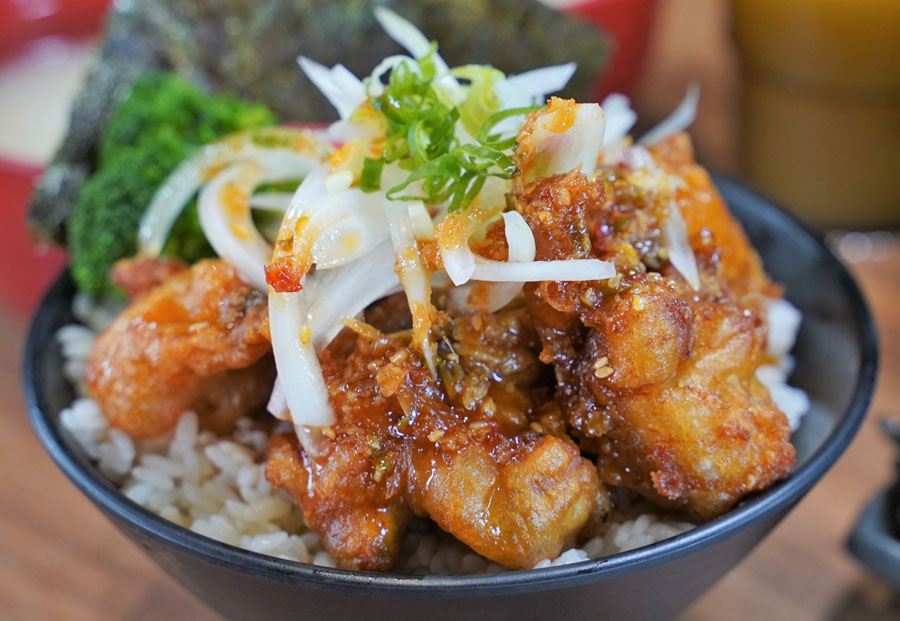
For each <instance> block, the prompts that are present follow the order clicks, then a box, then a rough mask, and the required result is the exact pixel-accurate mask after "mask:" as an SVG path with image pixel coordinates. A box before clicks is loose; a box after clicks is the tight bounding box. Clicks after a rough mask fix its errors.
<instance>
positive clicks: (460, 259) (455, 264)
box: [441, 244, 475, 287]
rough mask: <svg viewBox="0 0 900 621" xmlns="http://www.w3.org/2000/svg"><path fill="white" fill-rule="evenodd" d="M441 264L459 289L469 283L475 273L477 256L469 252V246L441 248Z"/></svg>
mask: <svg viewBox="0 0 900 621" xmlns="http://www.w3.org/2000/svg"><path fill="white" fill-rule="evenodd" d="M441 262H442V263H443V264H444V271H445V272H447V275H448V276H449V277H450V280H452V281H453V284H454V285H456V286H457V287H458V286H459V285H463V284H465V283H466V282H468V281H469V279H470V278H472V274H474V273H475V255H474V254H473V253H472V251H471V250H469V246H468V244H463V245H461V246H458V247H455V248H447V249H444V248H441Z"/></svg>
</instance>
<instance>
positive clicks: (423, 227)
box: [406, 201, 434, 240]
mask: <svg viewBox="0 0 900 621" xmlns="http://www.w3.org/2000/svg"><path fill="white" fill-rule="evenodd" d="M406 210H407V213H408V215H409V224H410V226H412V231H413V235H414V236H415V238H416V239H422V240H432V239H434V222H433V221H432V220H431V216H430V215H428V209H426V207H425V203H423V202H422V201H413V202H411V203H409V205H408V206H407V208H406Z"/></svg>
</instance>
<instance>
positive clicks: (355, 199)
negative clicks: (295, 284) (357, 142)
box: [279, 163, 388, 269]
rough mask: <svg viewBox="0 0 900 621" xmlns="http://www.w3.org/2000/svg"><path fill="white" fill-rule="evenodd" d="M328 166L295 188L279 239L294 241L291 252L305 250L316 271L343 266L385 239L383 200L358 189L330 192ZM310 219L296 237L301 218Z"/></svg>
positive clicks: (318, 168)
mask: <svg viewBox="0 0 900 621" xmlns="http://www.w3.org/2000/svg"><path fill="white" fill-rule="evenodd" d="M329 175H330V166H329V164H327V163H323V164H321V165H320V166H318V167H317V168H316V169H314V170H313V171H312V172H310V174H309V175H307V176H306V178H305V179H304V180H303V182H302V183H301V184H300V186H299V187H298V188H297V192H296V193H295V194H294V197H293V198H292V199H291V204H290V206H289V207H288V210H287V211H286V212H285V215H284V218H283V219H282V221H281V232H280V233H279V238H286V239H293V240H294V243H293V251H294V252H295V253H300V252H303V250H304V249H306V250H307V251H308V252H309V253H310V256H311V259H312V261H311V262H313V263H315V264H316V268H317V269H328V268H332V267H337V266H339V265H344V264H346V263H350V262H352V261H355V260H357V259H359V258H360V257H363V256H365V255H366V254H368V253H369V252H371V251H372V249H373V248H375V247H376V246H377V245H378V244H379V243H381V242H382V241H384V240H385V239H387V237H388V230H387V223H386V222H385V220H384V215H383V212H382V202H383V197H382V196H381V195H380V194H377V193H366V192H363V191H362V190H360V189H359V188H349V189H347V190H344V191H338V192H329V191H328V190H327V183H328V178H329ZM301 216H303V217H306V218H309V221H308V222H307V223H306V225H305V227H304V228H303V231H302V233H301V234H300V235H299V236H296V235H295V229H296V226H297V222H298V221H299V219H300V217H301Z"/></svg>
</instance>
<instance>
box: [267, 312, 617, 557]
mask: <svg viewBox="0 0 900 621" xmlns="http://www.w3.org/2000/svg"><path fill="white" fill-rule="evenodd" d="M477 317H478V318H479V319H480V320H481V321H482V322H484V323H482V325H481V328H482V330H481V331H479V333H480V334H483V335H484V334H486V335H488V336H487V338H486V339H484V340H483V341H482V343H481V344H482V345H486V347H485V348H484V349H478V348H471V347H470V350H471V351H473V352H476V350H477V353H476V354H475V356H473V357H469V356H464V355H463V356H461V355H460V354H459V353H458V352H455V351H454V352H453V353H448V355H447V356H444V357H443V359H444V360H447V359H448V358H449V362H448V363H447V364H449V365H450V368H445V370H444V372H443V375H444V376H445V377H446V378H448V379H447V380H446V381H447V382H448V384H449V385H451V386H452V388H450V389H449V390H446V391H445V388H444V387H443V386H442V385H441V384H440V383H438V382H437V381H436V380H435V378H433V377H432V376H431V375H430V373H429V372H428V370H427V369H426V368H425V367H424V365H423V363H422V361H421V358H420V357H419V356H418V355H417V354H415V353H414V352H413V351H412V350H411V349H410V348H409V337H408V334H403V335H393V336H386V335H383V334H381V333H380V332H378V331H377V330H374V329H373V328H371V326H361V327H359V330H360V332H361V334H358V335H357V336H355V337H354V336H349V335H347V334H344V335H343V336H342V337H339V339H338V341H336V342H335V343H333V344H332V345H331V346H330V347H329V349H328V350H326V351H325V352H324V353H323V354H322V356H321V358H322V366H323V370H324V373H325V377H326V381H327V384H328V387H329V391H330V393H331V398H332V402H333V404H334V407H335V410H336V413H337V418H338V422H337V424H336V425H335V426H334V427H331V428H329V429H327V430H325V431H324V433H325V436H326V439H325V440H323V441H322V442H320V448H319V449H318V451H317V454H315V455H313V454H310V453H308V452H306V451H304V450H303V449H302V448H301V447H300V446H299V445H298V443H297V442H296V440H295V439H294V438H292V437H284V436H282V437H278V438H275V439H273V441H272V444H271V446H270V450H269V455H268V459H267V466H266V476H267V477H268V478H269V480H270V481H271V482H272V484H273V485H275V486H277V487H282V488H284V489H287V490H288V491H289V492H290V493H291V494H292V495H293V496H294V497H295V498H296V499H297V502H298V503H299V504H300V506H301V508H302V509H303V514H304V519H305V520H306V522H307V524H309V526H310V527H311V528H313V529H314V530H316V531H317V532H319V533H320V534H322V536H323V538H324V540H325V544H326V546H327V548H328V550H329V551H330V552H331V554H332V555H333V556H334V557H335V559H336V560H337V562H338V564H339V565H340V566H341V567H345V568H354V569H369V570H373V569H374V570H381V569H387V568H388V567H390V565H391V563H392V562H393V560H394V557H395V556H396V554H397V551H398V548H399V544H400V538H401V535H402V533H403V530H404V527H405V524H406V521H407V520H408V518H409V517H410V515H412V514H416V515H428V516H430V517H431V518H432V519H433V520H434V521H435V522H436V523H437V524H438V525H439V526H440V527H441V528H443V529H444V530H446V531H447V532H449V533H451V534H453V535H454V536H456V537H457V538H458V539H460V540H461V541H463V542H464V543H466V544H467V545H469V546H470V547H472V548H473V549H474V550H475V551H476V552H478V553H479V554H482V555H484V556H486V557H488V558H490V559H492V560H495V561H497V562H499V563H502V564H504V565H507V566H509V567H517V568H524V567H531V566H533V565H534V564H535V563H537V562H538V561H540V560H541V559H544V558H553V557H555V556H556V555H557V554H559V552H560V551H561V550H562V549H563V547H564V545H566V544H570V543H573V542H574V539H575V537H576V535H577V533H578V531H579V530H580V529H581V527H582V526H583V525H584V524H585V523H586V522H587V521H588V519H589V518H591V517H592V516H593V515H594V514H596V513H597V511H598V509H599V507H601V501H602V500H603V496H602V492H601V488H600V485H599V482H598V479H597V475H596V470H595V469H594V467H593V465H592V464H591V463H590V462H589V461H587V460H586V459H584V458H582V457H581V455H580V453H579V451H578V448H577V447H576V446H575V444H574V443H573V442H572V441H571V440H569V439H568V438H559V437H555V436H552V435H542V434H539V433H536V432H534V431H532V430H531V429H530V428H529V427H528V424H529V423H528V412H529V411H530V410H531V408H532V406H533V405H534V404H535V400H536V399H539V396H538V395H530V394H528V390H527V384H528V383H529V382H530V381H533V378H534V370H533V369H531V368H530V367H532V366H533V365H534V364H536V359H535V358H534V354H533V353H532V354H528V353H527V351H528V350H527V348H526V347H522V342H521V341H520V337H521V338H523V339H528V338H532V339H533V338H534V336H533V332H532V333H530V336H529V335H527V334H524V333H525V332H527V330H525V329H524V328H523V327H522V326H520V325H517V322H516V320H515V318H512V317H506V318H505V319H503V318H502V314H501V319H500V320H498V319H497V317H493V316H480V315H479V316H477ZM472 320H473V319H472V318H468V319H467V320H466V321H472ZM504 321H505V324H506V328H505V329H504V328H503V327H502V326H501V324H502V323H503V322H504ZM488 322H495V323H494V324H493V325H488ZM520 329H521V331H520V332H519V333H518V334H516V333H515V331H516V330H520ZM461 332H469V334H471V331H470V330H469V329H468V328H465V329H463V328H460V329H459V331H457V336H460V333H461ZM488 341H493V343H489V342H488ZM504 341H505V343H504ZM448 343H449V344H448V345H446V346H447V347H450V348H452V347H453V346H454V343H456V344H457V345H459V350H460V351H463V350H465V349H466V347H465V345H464V344H462V343H461V342H460V341H452V342H449V341H448ZM503 346H505V347H506V349H507V352H508V355H506V356H497V355H496V354H497V353H498V351H499V348H500V347H503ZM517 349H518V352H516V350H517ZM491 350H493V352H492V351H491ZM475 357H478V359H477V360H476V359H475ZM457 365H458V366H457ZM538 366H539V365H538ZM487 368H490V369H492V372H491V374H490V375H484V374H481V375H477V377H476V374H475V373H474V369H482V370H485V369H487ZM497 391H500V392H497ZM501 392H502V393H506V394H507V395H508V397H504V398H501V399H500V400H499V401H494V400H493V399H492V398H490V397H489V395H490V394H495V395H497V396H498V398H499V397H500V393H501ZM513 393H520V394H518V395H514V394H513ZM522 408H523V409H522ZM498 410H503V411H504V412H505V413H504V414H503V415H502V416H498V415H496V414H497V412H498ZM513 410H516V411H515V413H513V412H512V411H513Z"/></svg>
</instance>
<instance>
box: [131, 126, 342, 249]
mask: <svg viewBox="0 0 900 621" xmlns="http://www.w3.org/2000/svg"><path fill="white" fill-rule="evenodd" d="M267 134H274V135H276V136H284V137H286V138H290V139H292V142H293V144H292V145H291V147H289V148H288V147H285V148H279V149H274V148H267V147H260V146H258V145H256V144H255V143H254V138H255V137H257V136H265V135H267ZM329 150H330V147H329V146H328V145H327V144H326V143H324V142H323V141H321V140H320V139H319V138H318V137H317V136H316V135H315V134H313V133H311V132H309V131H304V130H298V129H294V128H288V127H273V128H265V129H261V130H255V131H249V132H242V133H240V134H235V135H233V136H229V137H228V138H225V139H223V140H220V141H218V142H214V143H211V144H208V145H206V146H204V147H202V148H201V149H200V150H198V151H197V153H195V154H194V155H193V156H191V157H190V158H188V159H187V160H185V161H183V162H182V163H181V164H179V166H178V167H177V168H176V169H175V170H174V171H173V172H172V174H170V175H169V177H168V178H167V179H166V180H165V182H163V185H162V186H160V187H159V189H158V190H157V191H156V193H155V194H154V195H153V199H152V200H151V201H150V204H149V205H148V206H147V209H146V210H145V211H144V215H143V217H142V218H141V222H140V225H139V226H138V250H139V253H140V254H141V255H143V256H158V255H159V253H160V252H162V249H163V246H165V243H166V239H167V238H168V237H169V232H170V231H171V230H172V226H173V225H174V224H175V221H176V220H177V219H178V216H179V215H180V214H181V212H182V210H184V207H185V205H187V203H188V202H189V201H190V200H191V198H192V197H193V196H194V194H196V193H197V190H198V189H199V188H200V186H202V185H203V184H204V183H205V182H206V181H208V180H209V179H210V177H211V176H212V173H214V172H215V171H217V170H219V169H220V168H222V167H224V166H227V165H229V164H231V163H232V162H235V161H237V160H239V159H249V160H258V159H261V158H268V157H269V156H270V155H273V154H281V155H284V156H285V157H286V158H288V160H289V162H290V165H291V166H295V174H296V176H297V177H302V176H303V175H305V174H307V173H308V172H309V171H310V170H312V168H313V167H315V166H316V165H317V164H318V163H319V162H320V161H321V160H322V159H323V158H324V157H325V156H326V155H327V153H328V151H329ZM275 157H280V155H275ZM267 161H268V159H267ZM270 163H271V162H270Z"/></svg>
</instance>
